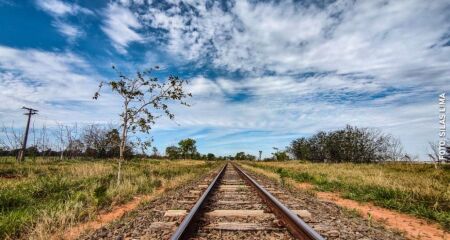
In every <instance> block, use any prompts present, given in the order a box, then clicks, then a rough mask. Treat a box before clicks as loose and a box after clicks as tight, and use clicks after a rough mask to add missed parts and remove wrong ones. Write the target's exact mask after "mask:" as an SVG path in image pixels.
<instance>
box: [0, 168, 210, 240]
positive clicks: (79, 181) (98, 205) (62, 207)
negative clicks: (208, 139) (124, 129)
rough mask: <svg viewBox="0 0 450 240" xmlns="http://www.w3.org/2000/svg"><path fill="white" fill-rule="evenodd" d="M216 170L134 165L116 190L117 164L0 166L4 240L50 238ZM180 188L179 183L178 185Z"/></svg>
mask: <svg viewBox="0 0 450 240" xmlns="http://www.w3.org/2000/svg"><path fill="white" fill-rule="evenodd" d="M215 167H217V163H207V162H204V161H165V160H151V161H145V160H142V161H132V162H128V163H126V164H124V166H123V181H122V182H121V184H120V185H117V184H116V178H115V174H116V170H117V169H116V168H117V166H116V162H115V161H113V160H110V161H101V162H97V161H96V162H93V161H63V162H54V161H42V160H41V161H37V162H26V163H22V164H18V163H15V162H14V161H11V160H3V161H0V238H20V237H21V238H28V237H33V238H37V239H42V238H47V237H48V236H49V235H51V233H53V232H55V231H58V230H61V229H64V228H66V227H69V226H72V225H74V224H75V223H78V222H82V221H86V220H89V219H92V218H93V216H95V215H96V214H98V212H99V211H100V210H107V209H109V208H111V207H112V206H114V205H117V204H121V203H124V202H127V201H129V200H131V199H132V198H133V197H134V196H135V195H139V194H149V193H152V192H153V191H154V190H155V189H157V188H160V187H165V186H166V185H168V186H169V185H170V186H172V185H173V183H171V181H175V180H176V178H177V177H187V178H188V179H186V178H184V179H185V180H189V179H192V178H194V177H195V176H198V175H200V174H204V173H205V172H208V171H210V170H211V169H213V168H215ZM180 184H181V183H180Z"/></svg>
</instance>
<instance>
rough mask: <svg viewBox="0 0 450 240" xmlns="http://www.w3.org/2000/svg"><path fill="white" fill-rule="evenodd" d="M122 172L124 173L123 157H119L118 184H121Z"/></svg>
mask: <svg viewBox="0 0 450 240" xmlns="http://www.w3.org/2000/svg"><path fill="white" fill-rule="evenodd" d="M121 174H122V159H119V169H118V170H117V186H119V185H120V180H121V179H120V178H121Z"/></svg>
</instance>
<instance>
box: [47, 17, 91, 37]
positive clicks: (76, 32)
mask: <svg viewBox="0 0 450 240" xmlns="http://www.w3.org/2000/svg"><path fill="white" fill-rule="evenodd" d="M53 26H54V27H56V29H57V30H58V31H59V32H60V33H62V34H63V35H65V36H67V37H68V38H69V39H71V40H76V39H77V38H79V37H81V36H82V35H83V34H84V32H83V31H82V30H80V29H79V28H78V27H77V26H74V25H71V24H68V23H65V22H60V21H55V22H53Z"/></svg>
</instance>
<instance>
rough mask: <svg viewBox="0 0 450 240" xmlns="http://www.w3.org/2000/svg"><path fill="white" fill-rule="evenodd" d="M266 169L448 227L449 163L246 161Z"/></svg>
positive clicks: (449, 219)
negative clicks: (438, 166) (435, 164)
mask: <svg viewBox="0 0 450 240" xmlns="http://www.w3.org/2000/svg"><path fill="white" fill-rule="evenodd" d="M245 164H247V165H250V166H252V167H254V168H259V169H263V170H268V171H270V172H272V173H274V174H277V175H278V176H279V179H281V180H283V181H285V179H291V180H294V181H296V182H307V183H311V184H313V185H314V186H315V190H317V191H330V192H339V193H340V194H341V196H342V197H344V198H348V199H353V200H357V201H360V202H372V203H374V204H375V205H378V206H381V207H385V208H389V209H395V210H397V211H400V212H404V213H408V214H412V215H415V216H418V217H422V218H425V219H429V220H434V221H437V222H438V223H440V224H441V225H442V226H443V227H444V228H445V229H446V230H450V187H449V186H450V165H443V166H441V167H440V168H439V169H435V168H434V166H433V165H431V164H411V163H385V164H351V163H345V164H321V163H307V162H302V161H289V162H260V163H255V162H246V163H245Z"/></svg>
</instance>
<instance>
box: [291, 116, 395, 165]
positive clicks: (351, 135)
mask: <svg viewBox="0 0 450 240" xmlns="http://www.w3.org/2000/svg"><path fill="white" fill-rule="evenodd" d="M288 151H289V152H290V153H291V154H292V155H294V156H295V158H297V159H304V160H309V161H313V162H355V163H368V162H382V161H386V160H397V159H399V158H400V157H401V155H402V154H401V151H402V149H401V146H400V142H399V141H398V140H397V139H395V138H393V137H392V136H391V135H387V134H383V133H381V132H380V131H377V130H374V129H368V128H357V127H352V126H349V125H347V126H346V127H345V128H344V129H342V130H337V131H332V132H328V133H327V132H319V133H317V134H315V135H313V136H311V137H309V138H305V137H302V138H298V139H296V140H294V141H292V142H291V144H290V146H289V147H288Z"/></svg>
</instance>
